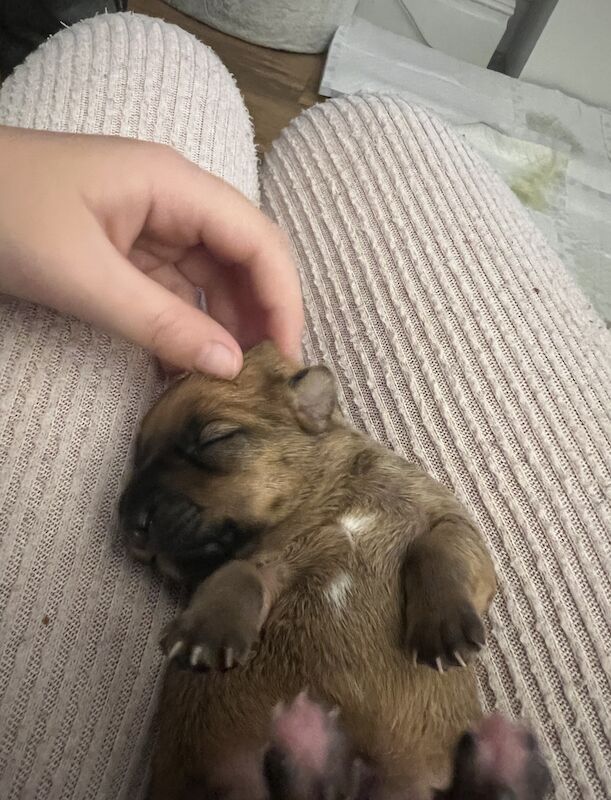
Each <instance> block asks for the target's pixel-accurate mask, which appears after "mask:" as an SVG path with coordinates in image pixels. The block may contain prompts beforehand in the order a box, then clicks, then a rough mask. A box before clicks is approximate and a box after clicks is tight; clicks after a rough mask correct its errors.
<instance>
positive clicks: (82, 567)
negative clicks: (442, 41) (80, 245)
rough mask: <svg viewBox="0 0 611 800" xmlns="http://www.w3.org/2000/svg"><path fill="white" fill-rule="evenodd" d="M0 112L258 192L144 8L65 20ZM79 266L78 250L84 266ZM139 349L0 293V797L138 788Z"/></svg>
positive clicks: (153, 385) (143, 604)
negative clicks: (185, 162) (167, 157)
mask: <svg viewBox="0 0 611 800" xmlns="http://www.w3.org/2000/svg"><path fill="white" fill-rule="evenodd" d="M0 123H4V124H11V125H18V126H23V127H35V128H46V129H48V130H67V131H80V132H85V133H109V134H121V135H124V136H132V137H137V138H141V139H150V140H154V141H159V142H165V143H168V144H172V145H174V146H175V147H176V148H177V149H178V150H180V151H182V152H183V153H185V154H186V155H187V156H188V157H189V158H191V159H192V160H193V161H194V162H195V163H197V164H199V165H200V166H202V167H205V168H207V169H211V170H213V171H214V172H216V173H217V174H219V175H221V176H223V177H224V178H226V179H227V180H229V181H231V182H232V183H233V184H235V185H236V186H237V187H238V188H239V189H241V190H242V191H243V192H244V193H245V194H246V195H248V196H249V197H250V198H251V199H253V200H257V197H258V187H257V162H256V156H255V149H254V144H253V139H252V133H251V126H250V120H249V117H248V114H247V112H246V109H245V108H244V105H243V103H242V100H241V97H240V95H239V92H238V90H237V89H236V87H235V84H234V82H233V80H232V78H231V76H230V75H229V74H228V72H227V70H226V69H225V68H224V67H223V66H222V64H221V63H220V61H219V59H218V58H217V57H216V56H215V55H214V54H213V53H212V52H211V51H210V50H209V49H207V48H205V47H204V46H203V45H201V44H199V43H198V42H197V41H196V40H195V39H194V38H193V37H191V36H189V35H187V34H186V33H184V32H183V31H181V30H179V29H178V28H174V27H171V26H169V25H164V24H162V23H160V22H159V21H157V20H152V19H147V18H145V17H136V16H131V15H107V16H100V17H97V18H96V19H95V20H90V21H88V22H84V23H82V24H79V25H77V26H75V27H74V28H71V29H69V30H65V31H63V32H61V33H60V34H58V35H57V36H55V37H53V38H52V39H50V40H49V41H48V42H47V43H46V44H45V45H44V46H43V47H42V48H41V49H40V50H39V51H38V52H36V53H34V54H33V55H32V56H31V57H30V58H29V59H28V61H27V62H26V64H25V65H24V66H21V67H19V68H18V69H17V70H16V72H15V74H14V75H13V76H12V77H11V78H9V79H8V80H7V81H6V82H5V83H4V85H3V86H2V89H1V91H0ZM84 266H86V265H84ZM159 389H160V382H159V379H158V376H157V371H156V368H155V366H154V364H153V363H152V361H151V359H150V358H149V357H148V356H147V355H146V354H144V353H142V352H141V351H139V350H137V349H136V348H134V347H131V346H129V345H127V344H126V343H124V342H121V341H115V340H112V339H110V338H109V337H107V336H105V335H104V334H101V333H99V332H98V331H95V330H92V329H91V328H90V327H89V326H88V325H83V324H81V323H79V322H76V321H75V320H72V319H65V318H62V317H59V316H57V315H56V314H53V313H52V312H50V311H46V310H44V309H41V308H37V307H34V306H30V305H26V304H23V303H18V302H13V301H10V300H6V299H4V300H3V301H2V302H0V404H1V405H0V469H1V474H0V564H1V565H2V567H1V571H0V798H2V800H60V799H61V800H87V798H91V800H94V799H95V800H118V798H125V800H138V798H140V797H143V796H144V791H143V790H144V786H143V776H144V772H145V769H146V765H147V762H148V757H149V749H150V743H151V720H152V716H153V713H154V710H155V701H154V696H155V692H156V689H157V685H158V682H159V678H160V668H161V666H162V662H161V658H160V653H159V649H158V639H159V633H160V629H161V627H162V626H163V625H164V624H165V623H166V622H167V621H168V619H169V618H170V615H171V614H172V613H173V610H174V603H173V601H172V599H171V598H169V597H168V595H167V593H166V592H165V591H162V590H161V589H160V586H159V584H158V583H157V582H156V581H155V580H154V579H153V578H152V575H151V573H150V571H149V570H147V569H144V568H141V567H140V566H138V565H136V564H134V563H133V562H132V561H130V559H129V558H128V557H127V556H126V553H125V550H124V548H123V546H122V544H121V542H120V541H119V539H118V537H117V535H116V527H117V526H116V505H117V498H118V493H119V488H120V485H121V481H122V479H123V475H124V472H125V470H126V466H127V459H128V452H129V447H130V442H131V439H132V436H133V434H134V431H135V428H136V425H137V423H138V419H139V417H140V415H141V414H142V413H143V411H144V410H145V409H146V408H147V407H148V406H149V405H150V403H151V401H152V399H153V397H154V396H155V394H156V393H157V392H158V391H159Z"/></svg>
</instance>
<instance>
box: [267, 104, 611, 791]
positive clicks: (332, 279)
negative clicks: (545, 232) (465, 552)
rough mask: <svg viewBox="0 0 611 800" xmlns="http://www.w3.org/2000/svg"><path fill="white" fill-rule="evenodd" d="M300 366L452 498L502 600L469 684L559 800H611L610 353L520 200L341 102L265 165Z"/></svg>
mask: <svg viewBox="0 0 611 800" xmlns="http://www.w3.org/2000/svg"><path fill="white" fill-rule="evenodd" d="M263 189H264V202H265V205H266V207H267V208H268V209H269V211H270V212H271V213H272V215H273V216H275V217H276V219H277V220H278V221H279V222H280V223H281V224H282V225H283V226H285V227H286V229H287V230H288V231H289V233H290V235H291V238H292V240H293V242H294V246H295V249H296V251H297V255H298V258H299V262H300V265H301V274H302V282H303V288H304V292H305V301H306V306H307V323H308V339H307V354H308V357H309V358H310V359H311V360H314V361H319V360H324V361H326V362H328V363H329V364H330V365H331V366H332V367H333V369H334V370H335V371H336V373H337V374H338V376H339V383H340V387H341V397H342V400H343V405H344V407H345V409H346V411H347V413H348V414H349V416H350V418H351V419H352V420H353V421H354V422H355V423H356V424H357V425H358V426H360V427H361V428H363V429H364V430H366V431H368V432H369V433H371V434H372V435H373V436H375V437H376V438H378V439H380V440H381V441H383V442H386V443H388V444H389V445H390V446H391V447H393V448H396V449H397V450H398V451H400V452H402V453H404V454H405V455H406V456H407V457H408V458H410V459H415V460H417V461H418V462H420V463H421V464H422V465H423V466H424V467H425V468H426V469H427V470H429V471H430V472H431V473H432V474H433V475H434V476H435V477H437V478H438V479H440V480H441V481H443V482H444V483H445V484H447V485H448V486H451V487H452V488H453V489H454V490H455V491H456V493H457V494H458V496H459V497H460V498H461V499H462V500H463V501H464V502H465V503H466V505H467V506H468V508H469V509H470V510H471V512H472V513H473V514H474V515H475V517H476V519H477V520H478V522H479V525H480V526H481V529H482V531H483V533H484V536H485V538H486V540H487V542H488V545H489V547H490V548H491V550H492V553H493V555H494V560H495V562H496V565H497V569H498V573H499V578H500V594H499V597H498V599H497V600H496V602H495V603H494V607H493V609H492V613H491V624H492V631H493V632H492V636H491V638H490V646H489V648H488V650H487V652H486V654H485V656H484V659H483V664H482V667H481V669H480V672H479V677H480V686H481V693H482V697H483V700H484V703H485V704H486V706H488V707H489V708H492V707H494V706H499V707H500V708H502V709H505V710H507V711H508V712H510V713H512V714H515V715H524V716H526V717H527V718H529V719H530V720H531V721H532V723H533V724H534V726H535V728H536V730H537V733H538V734H539V736H540V737H541V739H542V743H543V746H544V748H545V752H546V754H547V756H548V758H549V761H550V764H551V768H552V771H553V778H554V782H555V786H556V797H557V798H559V799H560V798H562V799H563V800H564V799H565V798H573V799H574V800H577V798H579V799H580V800H581V799H582V798H583V799H584V800H591V799H592V800H593V799H594V798H596V800H604V799H605V798H609V797H611V747H610V736H611V676H610V673H611V670H610V652H611V632H610V624H611V578H610V569H609V566H610V562H609V557H610V548H609V544H610V536H611V530H610V524H611V520H610V510H611V506H610V500H611V462H610V444H611V424H610V423H611V419H610V411H611V343H610V337H609V333H608V332H607V331H606V330H605V329H604V328H603V327H602V324H601V322H600V321H599V320H598V319H597V317H596V314H595V312H594V311H593V310H592V308H591V307H590V305H589V304H588V303H587V302H586V300H585V299H584V297H583V296H582V295H581V294H580V292H579V291H578V290H577V289H576V288H575V286H574V285H573V284H572V282H571V280H570V279H569V277H568V276H567V273H566V272H565V270H564V269H563V266H562V264H560V263H559V261H558V259H557V258H556V256H555V255H554V253H553V252H551V250H550V248H549V247H548V246H547V245H546V243H545V242H544V241H543V239H542V237H541V236H540V235H539V233H538V232H537V230H536V229H535V227H534V226H533V224H532V223H531V221H530V220H529V218H528V216H527V215H526V213H525V212H524V211H523V210H522V209H521V208H520V206H519V204H518V203H517V201H516V200H515V198H514V197H513V196H512V195H511V194H510V193H509V191H508V190H506V189H505V188H504V187H503V185H502V184H501V182H500V181H499V180H497V179H496V178H495V177H494V175H493V174H491V172H490V170H489V169H488V168H487V167H486V166H485V165H484V164H483V163H482V162H481V161H480V160H479V159H478V158H476V157H475V156H474V155H473V154H472V153H471V152H470V151H469V150H468V149H467V148H466V147H465V146H464V145H463V143H462V142H461V140H460V139H459V138H457V137H456V136H455V135H453V134H451V133H450V132H448V130H447V129H446V128H444V126H443V125H442V124H440V122H439V121H437V120H436V119H433V118H431V117H430V116H428V115H427V114H426V113H425V112H423V111H422V110H419V109H417V108H412V107H410V106H408V105H407V104H406V103H405V102H403V101H402V100H401V99H400V98H398V97H376V96H358V97H353V98H344V99H341V100H337V101H330V102H327V103H324V104H323V105H320V106H317V107H315V108H313V109H311V110H310V111H308V112H306V113H305V114H304V115H302V116H301V117H300V118H299V119H298V120H297V121H296V122H294V123H293V124H292V125H291V126H290V128H289V129H288V130H287V131H285V133H284V134H283V135H282V136H281V137H280V140H279V141H278V142H276V144H275V146H274V148H273V150H272V151H271V152H270V153H269V155H268V157H267V158H266V163H265V167H264V175H263Z"/></svg>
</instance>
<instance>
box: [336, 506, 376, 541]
mask: <svg viewBox="0 0 611 800" xmlns="http://www.w3.org/2000/svg"><path fill="white" fill-rule="evenodd" d="M375 519H376V518H375V514H359V513H351V514H344V516H343V517H341V519H340V525H341V526H342V529H343V531H344V533H345V534H346V536H347V537H348V539H349V541H350V543H351V544H352V546H353V547H354V545H355V544H356V543H357V540H358V539H360V538H362V537H363V536H365V535H367V534H368V533H371V532H372V531H373V530H374V527H375Z"/></svg>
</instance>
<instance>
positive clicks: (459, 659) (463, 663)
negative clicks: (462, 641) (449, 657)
mask: <svg viewBox="0 0 611 800" xmlns="http://www.w3.org/2000/svg"><path fill="white" fill-rule="evenodd" d="M454 658H455V659H456V661H457V662H458V663H459V664H460V666H461V667H466V666H467V662H466V661H465V659H464V658H463V657H462V656H461V654H460V653H459V652H458V650H455V651H454Z"/></svg>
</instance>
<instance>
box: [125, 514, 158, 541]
mask: <svg viewBox="0 0 611 800" xmlns="http://www.w3.org/2000/svg"><path fill="white" fill-rule="evenodd" d="M152 517H153V515H152V512H151V510H150V509H148V508H141V509H140V510H139V511H137V512H136V514H135V515H134V517H133V518H132V519H131V520H129V522H130V525H129V536H130V539H131V540H132V543H133V544H134V545H136V546H137V547H138V546H144V545H145V544H146V543H147V542H148V539H149V533H150V530H151V519H152Z"/></svg>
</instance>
